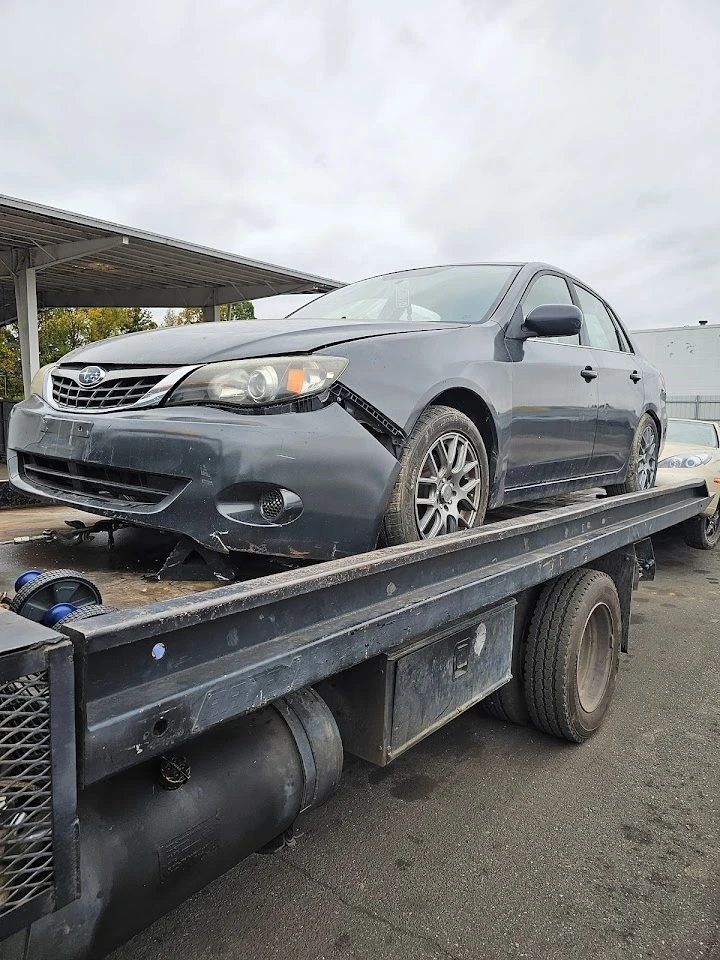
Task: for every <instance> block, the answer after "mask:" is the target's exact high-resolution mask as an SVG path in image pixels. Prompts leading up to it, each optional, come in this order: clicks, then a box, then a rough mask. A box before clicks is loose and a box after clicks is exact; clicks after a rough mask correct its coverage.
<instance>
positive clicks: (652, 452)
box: [606, 413, 660, 496]
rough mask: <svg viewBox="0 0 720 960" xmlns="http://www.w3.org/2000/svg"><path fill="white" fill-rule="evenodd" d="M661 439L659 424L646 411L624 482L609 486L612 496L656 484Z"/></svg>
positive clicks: (633, 446) (647, 488) (640, 423)
mask: <svg viewBox="0 0 720 960" xmlns="http://www.w3.org/2000/svg"><path fill="white" fill-rule="evenodd" d="M659 452H660V441H659V436H658V428H657V424H656V423H655V421H654V420H653V418H652V417H651V416H650V414H649V413H644V414H643V415H642V417H640V420H639V422H638V425H637V429H636V431H635V438H634V440H633V445H632V450H631V451H630V462H629V464H628V472H627V476H626V477H625V482H624V483H614V484H611V486H609V487H607V488H606V489H607V492H608V494H609V495H610V496H615V495H617V494H621V493H637V492H638V491H639V490H649V489H650V488H651V487H654V486H655V476H656V475H657V466H658V453H659Z"/></svg>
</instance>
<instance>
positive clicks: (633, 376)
mask: <svg viewBox="0 0 720 960" xmlns="http://www.w3.org/2000/svg"><path fill="white" fill-rule="evenodd" d="M630 379H631V380H632V382H633V383H638V381H640V380H642V377H641V376H640V374H639V373H638V372H637V370H633V372H632V373H631V374H630Z"/></svg>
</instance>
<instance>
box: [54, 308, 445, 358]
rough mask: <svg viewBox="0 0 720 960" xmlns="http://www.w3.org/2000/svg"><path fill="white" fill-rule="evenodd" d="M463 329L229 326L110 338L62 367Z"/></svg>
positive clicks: (239, 354) (403, 324) (324, 323)
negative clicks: (73, 364) (75, 364)
mask: <svg viewBox="0 0 720 960" xmlns="http://www.w3.org/2000/svg"><path fill="white" fill-rule="evenodd" d="M457 326H462V324H456V323H433V322H430V323H424V324H423V323H417V322H415V321H412V320H410V321H408V320H405V321H392V322H384V321H377V322H372V321H371V322H368V321H367V320H309V319H306V318H302V319H300V318H293V317H287V318H286V319H284V320H232V321H225V322H220V323H197V324H192V325H191V326H186V327H164V328H160V329H158V330H149V331H147V332H143V333H130V334H126V335H125V336H120V337H111V338H110V339H108V340H101V341H100V342H99V343H92V344H89V345H88V346H86V347H80V348H79V349H78V350H74V351H73V352H72V353H69V354H68V355H67V356H66V357H63V362H64V363H65V362H72V363H100V364H102V363H105V364H108V363H112V364H142V365H144V366H150V365H152V366H186V365H190V364H194V363H210V362H213V361H217V360H244V359H247V358H251V357H263V356H278V355H281V354H286V353H287V354H292V353H312V352H313V351H315V350H320V349H322V348H325V347H333V346H335V345H336V344H341V343H347V342H348V341H350V340H363V339H367V338H368V337H385V336H389V335H392V336H394V335H400V334H407V333H419V332H421V331H425V330H438V329H440V328H448V329H452V328H453V327H457Z"/></svg>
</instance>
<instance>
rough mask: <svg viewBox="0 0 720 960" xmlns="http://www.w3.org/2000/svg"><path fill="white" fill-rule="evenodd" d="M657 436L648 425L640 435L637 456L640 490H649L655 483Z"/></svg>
mask: <svg viewBox="0 0 720 960" xmlns="http://www.w3.org/2000/svg"><path fill="white" fill-rule="evenodd" d="M657 446H658V444H657V434H656V433H655V427H654V426H653V425H652V424H651V423H648V425H647V426H646V427H645V429H644V430H643V432H642V434H641V435H640V444H639V446H638V456H637V476H638V486H639V488H640V489H641V490H649V489H650V487H652V486H653V484H654V483H655V475H656V473H657V462H658V459H657V452H658V450H657Z"/></svg>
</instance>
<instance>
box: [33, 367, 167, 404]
mask: <svg viewBox="0 0 720 960" xmlns="http://www.w3.org/2000/svg"><path fill="white" fill-rule="evenodd" d="M166 374H167V371H166V372H165V373H158V374H153V375H147V374H145V375H141V376H137V375H133V376H128V375H127V374H125V373H117V374H113V373H109V374H108V375H107V377H106V379H105V380H103V382H102V383H99V384H98V385H97V386H96V387H90V388H85V387H81V386H80V384H79V383H78V382H77V380H75V379H74V377H72V376H70V375H64V374H63V373H62V372H61V371H57V370H54V371H53V372H52V373H51V375H50V377H51V380H52V398H53V401H54V402H55V403H56V404H57V405H58V406H59V407H64V408H65V409H67V410H106V409H108V408H110V407H131V406H133V404H135V403H137V402H138V401H139V400H142V398H143V397H144V396H145V394H146V393H147V392H148V391H149V390H150V389H151V388H152V387H154V386H156V384H158V383H160V381H161V380H162V379H163V377H164V376H166Z"/></svg>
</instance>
